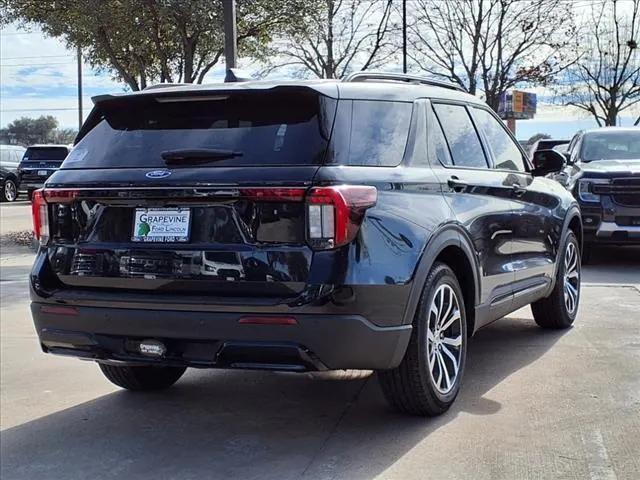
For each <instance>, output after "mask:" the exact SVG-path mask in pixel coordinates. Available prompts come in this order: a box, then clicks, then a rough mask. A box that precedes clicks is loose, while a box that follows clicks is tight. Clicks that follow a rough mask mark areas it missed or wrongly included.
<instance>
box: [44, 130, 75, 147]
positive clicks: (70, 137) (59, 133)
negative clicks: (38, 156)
mask: <svg viewBox="0 0 640 480" xmlns="http://www.w3.org/2000/svg"><path fill="white" fill-rule="evenodd" d="M76 135H78V130H76V129H74V128H56V129H55V130H54V131H53V132H51V135H50V136H49V139H48V141H49V142H51V143H57V144H60V145H69V144H72V143H73V141H74V140H75V138H76Z"/></svg>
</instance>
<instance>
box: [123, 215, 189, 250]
mask: <svg viewBox="0 0 640 480" xmlns="http://www.w3.org/2000/svg"><path fill="white" fill-rule="evenodd" d="M190 225H191V210H189V209H188V208H136V214H135V217H134V222H133V233H132V235H131V241H133V242H188V241H189V227H190Z"/></svg>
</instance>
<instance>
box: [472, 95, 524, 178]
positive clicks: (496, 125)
mask: <svg viewBox="0 0 640 480" xmlns="http://www.w3.org/2000/svg"><path fill="white" fill-rule="evenodd" d="M473 112H474V115H475V118H476V120H477V122H478V128H480V129H481V130H482V131H483V132H484V135H485V137H486V139H487V142H488V143H489V148H490V149H491V151H492V152H493V156H494V159H495V168H497V169H499V170H515V171H518V172H524V171H525V168H524V159H523V158H522V152H521V151H520V149H519V148H518V146H517V145H516V143H515V142H514V141H513V140H512V139H511V136H509V134H508V133H507V130H506V129H505V126H504V124H503V123H502V122H501V121H500V120H498V119H497V118H495V117H494V116H493V115H492V114H491V113H490V112H488V111H487V110H485V109H482V108H475V107H474V108H473Z"/></svg>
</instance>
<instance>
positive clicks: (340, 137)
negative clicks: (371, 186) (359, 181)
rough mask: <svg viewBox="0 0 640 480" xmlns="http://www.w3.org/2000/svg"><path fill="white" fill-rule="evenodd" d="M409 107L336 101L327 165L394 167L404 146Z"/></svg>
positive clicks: (407, 128)
mask: <svg viewBox="0 0 640 480" xmlns="http://www.w3.org/2000/svg"><path fill="white" fill-rule="evenodd" d="M412 110H413V104H412V103H408V102H390V101H375V100H340V101H339V102H338V111H337V114H336V115H337V116H336V122H335V126H334V129H333V136H332V154H333V156H332V158H331V159H330V160H329V163H337V164H340V165H354V166H373V167H395V166H397V165H399V164H400V162H401V161H402V158H403V156H404V150H405V147H406V145H407V138H408V135H409V127H410V124H411V114H412Z"/></svg>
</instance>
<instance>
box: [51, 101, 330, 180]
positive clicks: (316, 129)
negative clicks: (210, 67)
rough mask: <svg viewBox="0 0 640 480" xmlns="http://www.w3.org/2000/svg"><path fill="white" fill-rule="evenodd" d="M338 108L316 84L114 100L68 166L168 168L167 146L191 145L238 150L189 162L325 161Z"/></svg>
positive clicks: (96, 119)
mask: <svg viewBox="0 0 640 480" xmlns="http://www.w3.org/2000/svg"><path fill="white" fill-rule="evenodd" d="M335 108H336V107H335V101H334V100H331V99H329V98H326V97H323V96H321V95H319V94H317V93H316V92H313V91H311V90H308V89H296V90H295V91H292V89H288V91H286V92H283V91H280V92H277V91H270V92H266V93H265V92H234V93H229V94H224V93H222V94H218V93H216V94H209V95H207V96H199V97H196V96H193V95H191V96H188V97H185V96H174V97H167V96H166V95H165V96H162V97H160V96H158V97H155V96H153V97H152V96H140V97H138V98H131V97H130V98H128V99H120V100H108V101H106V102H103V103H101V104H99V106H98V107H96V109H97V110H95V111H94V112H93V113H92V119H93V120H91V121H92V122H93V123H94V124H95V126H93V128H92V129H91V130H90V131H89V133H87V134H86V135H85V136H84V137H83V138H82V140H81V141H80V142H79V143H78V144H77V145H76V147H75V148H74V150H73V151H72V153H71V154H70V156H69V158H68V159H67V161H66V162H65V163H64V165H63V168H126V167H161V166H165V165H166V163H165V161H164V160H163V158H162V154H163V152H167V151H176V150H178V151H180V150H189V149H192V150H193V149H198V150H199V149H204V150H213V151H232V152H234V156H233V157H232V158H215V159H212V160H211V161H205V162H202V161H199V162H193V163H190V162H189V160H188V159H185V160H184V161H183V162H181V163H183V164H184V166H193V165H195V164H197V165H198V166H201V167H222V166H254V165H255V166H261V165H270V166H278V165H283V166H286V165H309V164H320V163H322V161H323V159H324V154H325V151H326V148H327V142H328V139H329V135H330V130H331V125H332V123H333V117H334V115H335ZM176 166H179V165H176Z"/></svg>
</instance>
